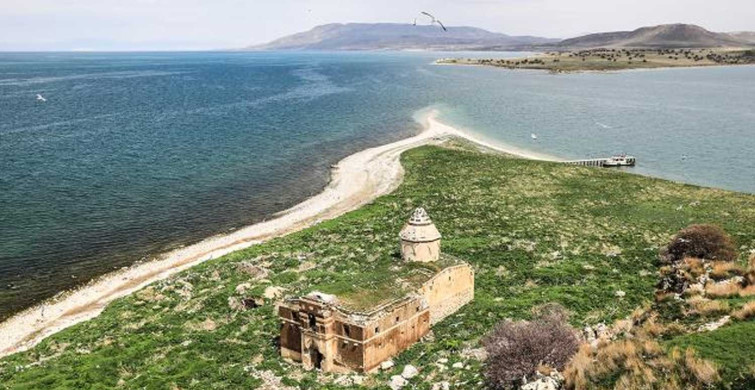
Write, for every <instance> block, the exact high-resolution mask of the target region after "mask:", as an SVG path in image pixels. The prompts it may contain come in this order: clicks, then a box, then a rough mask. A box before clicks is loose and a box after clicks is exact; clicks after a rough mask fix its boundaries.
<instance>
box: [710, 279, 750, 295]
mask: <svg viewBox="0 0 755 390" xmlns="http://www.w3.org/2000/svg"><path fill="white" fill-rule="evenodd" d="M740 290H742V286H740V285H739V283H737V282H734V281H727V282H720V283H708V284H707V285H706V286H705V295H707V296H709V297H711V298H728V297H733V296H735V295H738V294H739V291H740Z"/></svg>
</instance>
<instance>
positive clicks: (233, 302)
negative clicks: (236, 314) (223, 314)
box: [228, 297, 244, 311]
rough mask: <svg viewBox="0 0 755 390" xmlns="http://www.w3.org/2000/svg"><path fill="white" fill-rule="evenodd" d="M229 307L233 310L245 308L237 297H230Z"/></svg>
mask: <svg viewBox="0 0 755 390" xmlns="http://www.w3.org/2000/svg"><path fill="white" fill-rule="evenodd" d="M228 307H229V308H231V310H233V311H240V310H242V309H243V308H244V305H242V304H241V301H240V300H239V299H238V298H236V297H228Z"/></svg>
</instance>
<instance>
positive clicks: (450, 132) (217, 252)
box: [0, 109, 550, 358]
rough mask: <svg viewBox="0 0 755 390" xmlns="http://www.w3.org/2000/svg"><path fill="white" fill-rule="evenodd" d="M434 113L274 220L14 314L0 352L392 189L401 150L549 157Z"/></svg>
mask: <svg viewBox="0 0 755 390" xmlns="http://www.w3.org/2000/svg"><path fill="white" fill-rule="evenodd" d="M437 116H438V111H437V110H434V109H433V110H429V111H426V112H423V113H422V114H420V116H419V117H417V116H415V120H417V121H418V122H420V123H421V124H422V125H423V127H424V129H423V131H422V132H421V133H419V134H417V135H415V136H413V137H410V138H406V139H403V140H400V141H396V142H393V143H390V144H387V145H383V146H378V147H374V148H370V149H366V150H362V151H360V152H357V153H354V154H352V155H349V156H347V157H345V158H344V159H342V160H341V161H339V162H338V164H336V165H335V168H333V169H331V179H330V181H329V183H328V185H327V186H326V187H325V188H324V189H323V190H322V191H321V192H320V193H319V194H317V195H315V196H313V197H311V198H308V199H306V200H304V201H303V202H301V203H299V204H298V205H296V206H294V207H291V208H289V209H287V210H284V211H281V212H279V213H276V214H274V216H273V218H272V219H269V220H266V221H262V222H259V223H256V224H253V225H250V226H246V227H243V228H241V229H239V230H236V231H234V232H232V233H230V234H226V235H219V236H213V237H209V238H207V239H204V240H202V241H200V242H198V243H196V244H193V245H189V246H186V247H183V248H179V249H176V250H174V251H172V252H168V253H166V254H164V255H162V256H161V257H160V258H159V259H158V260H154V261H149V262H146V263H140V264H135V265H133V266H131V267H129V268H126V269H124V270H121V271H116V272H113V273H108V274H105V275H103V276H101V277H100V278H97V279H95V280H94V281H93V282H91V283H90V284H88V285H85V286H83V287H80V288H78V289H75V290H69V291H67V292H62V293H61V294H63V295H62V296H61V297H60V298H59V299H57V300H54V301H46V302H42V303H41V304H38V305H35V306H32V307H31V308H28V309H26V310H24V311H22V312H20V313H17V314H15V315H13V316H12V317H10V318H8V319H7V320H5V321H3V322H2V323H0V334H2V335H3V337H2V338H0V358H2V357H4V356H7V355H10V354H13V353H16V352H22V351H25V350H28V349H30V348H32V347H34V346H35V345H37V344H38V343H39V342H41V341H42V340H44V339H45V338H46V337H48V336H51V335H53V334H55V333H57V332H59V331H61V330H63V329H66V328H68V327H70V326H73V325H75V324H78V323H80V322H83V321H87V320H90V319H92V318H95V317H97V316H98V315H99V314H100V313H101V312H102V311H103V310H104V309H105V308H106V307H107V305H108V304H110V303H111V302H112V301H114V300H116V299H118V298H121V297H124V296H127V295H129V294H131V293H133V292H135V291H138V290H140V289H142V288H143V287H145V286H147V285H148V284H151V283H153V282H156V281H159V280H162V279H166V278H168V277H170V276H172V275H174V274H176V273H178V272H181V271H183V270H186V269H188V268H191V267H193V266H195V265H198V264H200V263H202V262H204V261H207V260H211V259H214V258H217V257H221V256H224V255H226V254H228V253H231V252H235V251H238V250H241V249H245V248H248V247H250V246H252V245H257V244H260V243H263V242H265V241H267V240H270V239H272V238H276V237H281V236H285V235H287V234H290V233H294V232H297V231H300V230H302V229H305V228H307V227H310V226H313V225H316V224H318V223H320V222H322V221H324V220H328V219H333V218H336V217H338V216H340V215H342V214H345V213H347V212H350V211H353V210H356V209H358V208H360V207H361V206H363V205H365V204H367V203H369V202H371V201H372V200H374V199H375V198H377V197H379V196H382V195H385V194H388V193H390V192H392V191H393V190H394V189H395V188H397V187H398V186H399V184H400V183H401V182H402V179H403V174H404V170H403V167H402V166H401V163H400V156H401V154H402V153H403V152H404V151H406V150H409V149H412V148H416V147H419V146H422V145H427V144H436V143H438V142H440V141H443V140H446V139H448V138H450V137H458V138H463V139H466V140H468V141H470V142H473V143H476V144H478V145H481V146H484V147H486V148H489V149H492V150H495V151H498V152H502V153H506V154H510V155H513V156H518V157H521V158H526V159H533V160H546V161H547V160H550V159H549V158H547V157H545V156H542V155H538V154H535V153H531V152H528V151H525V150H521V149H518V148H514V147H507V146H503V145H495V144H493V143H491V142H488V141H485V140H483V139H481V138H480V137H479V136H476V135H474V134H469V133H466V132H463V131H461V130H458V129H456V128H453V127H451V126H448V125H445V124H443V123H441V122H439V121H438V120H437Z"/></svg>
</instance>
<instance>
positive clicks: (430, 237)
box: [399, 207, 440, 242]
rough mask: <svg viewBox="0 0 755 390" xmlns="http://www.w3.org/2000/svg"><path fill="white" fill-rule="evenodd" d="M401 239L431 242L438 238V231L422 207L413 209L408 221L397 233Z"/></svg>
mask: <svg viewBox="0 0 755 390" xmlns="http://www.w3.org/2000/svg"><path fill="white" fill-rule="evenodd" d="M399 238H401V240H402V241H409V242H431V241H437V240H440V232H439V231H438V229H437V228H436V227H435V224H434V223H433V221H432V220H431V219H430V216H429V215H427V212H426V211H425V209H423V208H422V207H419V208H417V209H415V210H414V212H413V213H412V216H411V218H409V222H407V223H406V225H404V228H403V229H401V232H400V233H399Z"/></svg>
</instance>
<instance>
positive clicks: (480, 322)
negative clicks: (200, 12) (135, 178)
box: [0, 147, 755, 389]
mask: <svg viewBox="0 0 755 390" xmlns="http://www.w3.org/2000/svg"><path fill="white" fill-rule="evenodd" d="M403 163H404V167H405V168H406V172H407V174H406V177H405V181H404V183H403V184H402V185H401V186H400V187H399V188H398V190H396V191H395V192H394V193H393V194H391V195H389V196H384V197H382V198H380V199H378V200H376V201H375V202H374V203H373V204H370V205H368V206H366V207H363V208H362V209H360V210H357V211H355V212H352V213H349V214H347V215H345V216H342V217H340V218H337V219H335V220H332V221H328V222H324V223H321V224H319V225H318V226H316V227H313V228H310V229H306V230H304V231H302V232H299V233H296V234H292V235H290V236H287V237H284V238H280V239H275V240H273V241H270V242H268V243H266V244H263V245H259V246H256V247H252V248H250V249H247V250H243V251H239V252H236V253H233V254H230V255H228V256H225V257H223V258H220V259H216V260H213V261H209V262H207V263H204V264H202V265H200V266H197V267H195V268H192V269H190V270H188V271H186V272H183V273H181V274H179V275H177V276H175V277H173V278H171V279H169V280H165V281H162V282H158V283H155V284H154V285H152V286H150V287H148V288H146V289H144V290H142V291H140V292H138V293H136V294H134V295H133V296H130V297H127V298H125V299H121V300H118V301H117V302H115V303H113V304H112V305H110V306H109V307H108V308H107V309H106V310H105V312H104V313H103V314H102V315H101V316H99V317H98V318H96V319H94V320H92V321H88V322H86V323H82V324H79V325H77V326H74V327H71V328H69V329H67V330H65V331H63V332H61V333H59V334H57V335H55V336H53V337H50V338H48V339H47V340H45V341H44V342H43V343H41V344H40V345H39V346H37V347H36V348H34V349H32V350H31V351H28V352H25V353H20V354H16V355H14V356H10V357H8V358H5V359H3V360H0V388H13V389H17V388H18V389H22V388H29V389H31V388H34V389H37V388H101V389H109V388H133V389H137V388H150V389H153V388H154V389H169V388H180V389H191V388H194V389H215V388H255V387H259V386H262V385H267V386H269V387H268V388H276V387H281V386H294V387H300V388H306V389H309V388H318V387H328V388H338V387H340V385H338V384H336V383H333V381H334V380H337V381H338V383H344V382H342V381H341V379H343V378H339V377H338V376H334V375H320V376H319V377H318V375H317V374H315V373H313V372H306V371H303V370H301V369H300V367H298V366H296V365H289V364H287V363H285V362H283V361H282V360H281V359H280V358H279V356H278V351H277V350H276V346H275V341H276V337H277V335H278V329H279V323H278V321H277V319H276V317H275V313H274V306H273V303H274V302H273V301H272V300H268V301H267V302H266V304H265V305H263V306H262V307H259V308H256V309H242V306H241V305H239V304H238V302H239V300H240V299H242V298H246V297H252V296H254V297H258V296H262V295H264V293H265V290H266V289H267V290H268V292H271V289H270V288H269V287H271V286H276V287H282V288H285V289H286V291H285V294H290V295H296V294H301V293H306V292H309V291H310V290H312V289H314V288H317V289H323V290H328V291H330V292H338V293H341V294H344V295H349V294H351V295H352V296H356V295H358V294H359V291H361V290H364V289H367V290H370V289H371V288H372V289H373V290H375V288H378V289H379V288H380V286H386V285H390V284H391V283H392V278H393V274H392V273H391V272H386V271H390V270H391V269H393V267H394V266H395V262H397V261H398V258H397V253H398V237H397V235H398V232H399V230H400V229H401V227H402V225H403V224H404V223H405V221H406V219H407V218H408V216H409V215H410V213H411V211H412V210H413V209H414V207H417V206H423V207H425V208H426V209H427V210H428V212H429V213H430V215H431V217H432V218H433V220H434V222H435V223H436V225H437V227H438V229H439V230H440V231H441V233H442V234H443V237H444V238H443V243H442V248H443V251H444V252H446V253H449V254H451V255H454V256H456V257H459V258H461V259H463V260H465V261H467V262H469V263H470V264H472V266H473V267H474V268H475V272H476V291H475V292H476V295H475V300H474V301H473V302H472V303H470V304H468V305H467V306H465V307H464V308H463V309H461V310H460V311H459V312H457V313H456V314H455V315H452V316H450V317H449V318H447V319H446V320H445V321H443V322H442V323H440V324H438V325H437V326H435V327H434V328H433V333H434V340H433V341H428V342H423V343H419V344H416V345H415V346H413V347H412V348H410V349H409V350H408V351H406V352H404V353H402V354H401V355H400V356H399V357H398V358H397V359H396V368H395V369H394V370H393V372H386V373H381V374H379V375H376V376H370V377H368V378H367V379H366V380H365V381H364V382H363V383H364V385H365V386H384V385H385V384H386V382H387V379H388V378H389V377H390V375H394V374H396V373H397V372H400V371H401V369H402V367H403V365H404V364H409V363H411V364H413V365H415V366H416V367H417V368H419V370H420V375H419V376H417V377H416V378H414V379H412V381H411V383H412V384H414V385H416V388H419V389H430V388H431V387H432V385H433V383H439V382H441V381H449V382H450V383H451V385H452V386H453V385H456V386H459V387H461V388H476V387H480V388H481V387H483V378H482V375H481V370H480V368H481V364H482V363H480V362H479V361H478V360H476V359H475V358H474V356H475V355H476V353H475V350H476V349H478V348H479V347H480V343H479V340H480V337H481V336H483V335H484V334H486V333H487V332H489V331H490V330H491V329H492V328H493V326H494V325H495V324H496V323H497V322H498V321H500V320H501V319H504V318H512V319H528V318H530V317H531V315H532V312H531V308H532V307H534V306H536V305H538V304H542V303H548V302H558V303H560V304H562V305H563V306H564V307H565V308H567V309H568V310H569V311H571V313H572V315H571V320H570V321H571V323H572V325H574V326H576V327H582V326H584V325H587V324H590V325H592V324H595V323H597V322H606V323H610V322H612V321H613V320H616V319H619V318H623V317H625V316H627V315H629V314H630V313H631V312H632V311H633V309H635V308H637V307H638V306H641V305H643V304H646V303H648V302H650V301H652V300H653V292H654V284H655V282H656V281H657V274H656V271H657V267H656V258H657V254H658V251H659V247H660V246H662V245H665V244H666V243H668V242H669V239H670V238H671V237H672V236H673V234H674V233H676V232H677V231H678V230H679V229H681V228H683V227H685V226H687V225H690V224H692V223H713V224H717V225H720V226H721V227H723V228H724V229H725V230H726V231H727V232H728V233H729V234H730V235H731V236H732V237H733V239H734V240H735V241H736V244H737V245H738V246H739V247H741V248H742V249H743V250H742V251H741V252H743V253H744V252H746V251H747V250H749V249H752V248H755V196H752V195H746V194H737V193H732V192H727V191H721V190H715V189H705V188H699V187H694V186H688V185H682V184H678V183H672V182H668V181H664V180H658V179H652V178H647V177H642V176H637V175H628V174H623V173H620V172H616V171H612V170H602V169H595V168H584V167H575V166H566V165H560V164H554V163H547V162H535V161H527V160H519V159H511V158H505V157H501V156H495V155H486V154H480V153H477V152H470V151H464V150H449V149H442V148H439V147H422V148H418V149H415V150H412V151H409V152H407V153H406V154H405V155H404V156H403ZM739 260H740V261H744V259H739ZM242 263H243V264H244V265H243V266H239V265H240V264H242ZM249 265H254V266H257V267H262V268H265V269H266V270H268V271H269V273H268V274H267V275H264V273H263V276H261V277H260V276H259V275H258V278H257V279H255V278H253V277H252V276H250V273H249V272H248V269H249V267H248V266H249ZM617 292H623V294H622V293H619V294H617ZM737 326H743V325H739V324H737ZM726 329H727V327H724V328H721V329H720V331H721V332H723V331H724V330H726ZM717 332H718V331H717ZM683 343H684V344H690V345H695V346H697V345H707V344H705V343H703V342H702V341H699V340H695V339H690V340H685V341H683ZM742 348H745V346H743V347H742ZM748 351H751V350H748ZM748 351H745V350H740V349H738V348H736V344H735V345H734V346H733V348H728V349H724V348H719V349H718V350H717V351H716V352H715V353H714V354H710V355H705V351H700V352H701V354H703V355H705V356H709V357H710V358H711V359H714V361H718V362H721V364H724V365H726V364H728V363H727V362H728V361H731V360H733V359H736V356H739V355H741V354H745V353H748ZM441 359H448V361H447V362H446V361H444V360H441ZM439 360H441V362H443V364H437V362H438V361H439ZM457 362H461V363H462V364H463V365H464V366H465V367H466V368H461V369H459V368H453V367H452V365H453V364H454V363H457ZM276 376H277V377H279V378H282V380H281V381H280V382H279V381H278V380H277V379H276V378H275V377H276Z"/></svg>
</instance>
